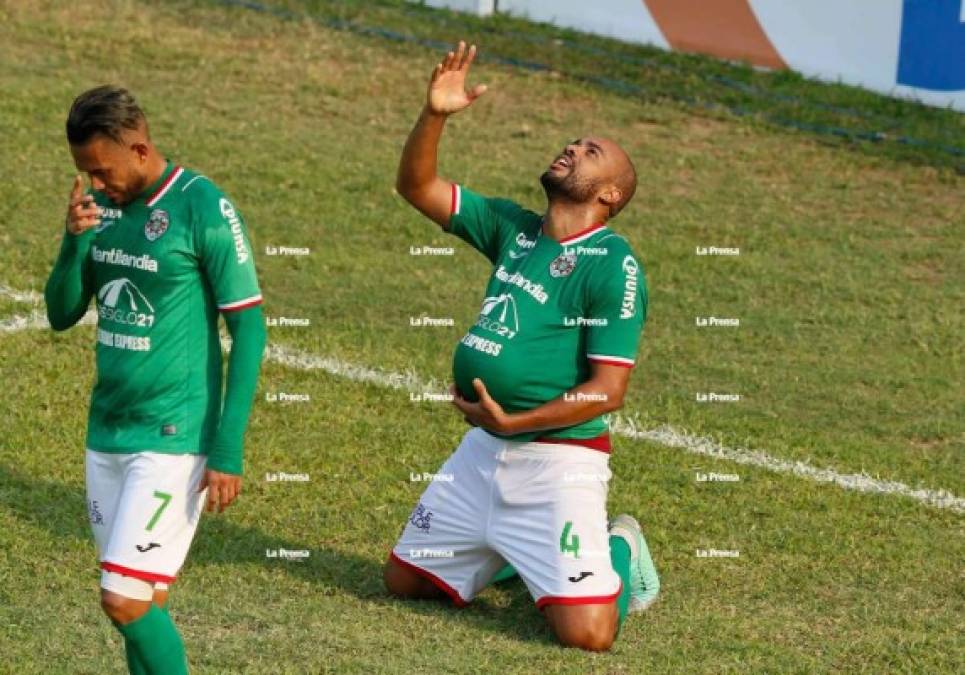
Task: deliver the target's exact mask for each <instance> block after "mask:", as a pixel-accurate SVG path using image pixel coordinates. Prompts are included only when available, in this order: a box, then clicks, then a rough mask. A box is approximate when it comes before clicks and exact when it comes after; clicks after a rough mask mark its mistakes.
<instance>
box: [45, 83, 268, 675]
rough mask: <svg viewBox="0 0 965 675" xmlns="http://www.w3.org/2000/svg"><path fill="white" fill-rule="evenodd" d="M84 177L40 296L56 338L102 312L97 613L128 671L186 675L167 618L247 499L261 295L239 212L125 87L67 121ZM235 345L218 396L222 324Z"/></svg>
mask: <svg viewBox="0 0 965 675" xmlns="http://www.w3.org/2000/svg"><path fill="white" fill-rule="evenodd" d="M67 140H68V143H69V145H70V152H71V154H72V155H73V158H74V163H75V165H76V167H77V169H78V170H79V171H81V172H83V173H86V174H88V176H89V177H90V182H91V188H92V190H91V191H89V192H88V193H86V194H85V191H84V188H83V182H82V178H81V176H80V175H79V174H78V176H77V177H76V179H75V181H74V186H73V190H72V191H71V193H70V203H69V206H68V209H67V221H66V231H65V232H64V235H63V242H62V244H61V248H60V254H59V256H58V258H57V261H56V263H55V265H54V268H53V271H52V272H51V274H50V278H49V280H48V281H47V286H46V289H45V298H46V301H47V316H48V319H49V321H50V325H51V326H52V327H53V328H54V330H58V331H60V330H66V329H67V328H70V327H71V326H73V325H74V324H76V323H77V322H78V321H79V320H80V319H81V318H82V317H83V316H84V314H85V313H86V311H87V308H88V305H89V304H90V300H91V298H92V297H96V305H97V313H98V317H97V347H96V361H97V381H96V384H95V385H94V390H93V392H92V395H91V402H90V412H89V416H88V426H87V440H86V446H87V450H86V458H85V464H86V483H87V508H88V513H89V515H90V522H91V527H92V529H93V532H94V538H95V541H96V543H97V549H98V556H99V559H100V567H101V606H102V607H103V609H104V611H105V612H106V613H107V615H108V617H110V619H111V621H112V622H113V623H114V625H115V626H116V627H117V629H118V630H119V631H120V633H121V635H122V636H123V637H124V642H125V648H126V654H127V664H128V669H129V670H130V672H131V673H165V675H170V674H176V673H186V672H187V659H186V656H185V651H184V644H183V641H182V640H181V636H180V634H179V633H178V631H177V628H176V627H175V625H174V623H173V622H172V620H171V617H170V615H169V613H168V610H167V599H168V592H169V584H170V583H172V582H173V581H174V578H175V576H176V575H177V573H178V570H179V569H180V568H181V566H182V564H183V563H184V559H185V557H186V556H187V553H188V548H189V547H190V545H191V540H192V539H193V537H194V533H195V530H196V528H197V525H198V520H199V518H200V515H201V511H202V510H203V509H205V508H206V509H207V510H208V511H214V510H215V509H217V510H218V511H219V512H221V511H223V510H224V508H225V507H226V506H228V505H229V504H231V503H232V502H233V501H234V499H235V498H236V497H237V496H238V494H239V492H240V491H241V473H242V444H243V436H244V431H245V428H246V426H247V424H248V417H249V413H250V411H251V406H252V402H253V399H254V394H255V387H256V384H257V379H258V371H259V369H260V366H261V356H262V352H263V351H264V347H265V326H264V320H263V318H262V312H261V306H260V305H261V291H260V290H259V287H258V279H257V277H256V274H255V266H254V260H253V256H252V249H251V245H250V243H249V241H248V237H247V233H246V231H245V226H244V223H243V221H242V219H241V216H240V214H239V213H238V211H237V209H236V208H235V206H234V204H232V202H231V201H229V200H228V199H227V198H226V197H225V196H224V194H223V193H222V192H221V191H220V190H219V189H218V188H217V187H216V186H215V185H214V184H213V183H212V182H211V181H210V180H208V179H207V178H205V177H204V176H202V175H199V174H196V173H194V172H192V171H189V170H188V169H185V168H183V167H180V166H177V165H176V164H174V163H172V162H170V161H167V160H165V158H164V157H163V156H162V155H161V154H160V153H159V151H158V150H157V148H156V147H155V146H154V144H153V143H152V141H151V138H150V135H149V133H148V126H147V120H146V118H145V116H144V113H143V112H142V110H141V108H140V107H139V106H138V104H137V102H136V101H135V100H134V98H133V97H132V96H131V95H130V93H129V92H127V91H126V90H124V89H121V88H119V87H113V86H103V87H97V88H95V89H91V90H90V91H87V92H85V93H83V94H81V95H80V96H78V97H77V98H76V99H75V101H74V103H73V105H72V106H71V109H70V113H69V114H68V117H67ZM219 315H221V316H224V318H225V323H226V324H227V328H228V332H229V333H230V335H231V338H232V347H231V354H230V357H229V361H228V377H227V386H226V388H225V391H224V396H223V397H222V384H223V377H222V357H221V343H220V339H219V335H218V317H219Z"/></svg>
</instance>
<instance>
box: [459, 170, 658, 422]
mask: <svg viewBox="0 0 965 675" xmlns="http://www.w3.org/2000/svg"><path fill="white" fill-rule="evenodd" d="M542 222H543V218H542V216H540V215H538V214H536V213H533V212H532V211H527V210H525V209H523V208H522V207H520V206H518V205H517V204H515V203H513V202H510V201H507V200H502V199H486V198H483V197H481V196H479V195H477V194H475V193H474V192H472V191H470V190H467V189H466V188H464V187H461V186H458V185H454V186H453V196H452V216H451V218H450V222H449V231H450V232H451V233H452V234H454V235H456V236H457V237H459V238H461V239H463V240H465V241H466V242H467V243H469V244H470V245H471V246H473V247H474V248H475V249H477V250H478V251H480V252H481V253H482V254H483V255H485V256H486V257H487V258H488V259H489V261H490V262H491V263H492V264H493V266H494V269H493V274H492V277H490V279H489V283H488V285H487V286H486V297H485V298H484V299H483V303H482V309H481V310H480V313H479V318H478V319H477V320H476V323H475V324H474V325H473V326H472V327H471V328H470V329H469V332H468V333H466V335H465V336H464V337H463V338H462V339H461V340H460V341H459V344H458V346H457V347H456V352H455V355H454V358H453V376H454V378H455V382H456V386H457V387H458V388H459V391H460V392H461V393H462V394H463V395H464V396H466V397H467V398H468V399H470V400H476V393H475V390H474V388H473V386H472V380H473V378H476V377H478V378H480V379H481V380H482V381H483V383H484V384H485V385H486V388H487V390H488V391H489V393H490V395H491V396H492V397H493V398H494V399H495V400H496V401H497V402H498V403H499V404H500V405H502V406H503V408H504V409H505V410H507V411H508V412H518V411H522V410H531V409H533V408H536V407H538V406H540V405H542V404H544V403H546V402H548V401H551V400H553V399H555V398H559V397H560V396H562V395H564V393H565V392H566V391H568V390H569V389H572V388H573V387H575V386H577V385H579V384H582V383H583V382H586V381H587V380H588V379H590V362H591V361H598V362H601V363H609V364H614V365H619V366H626V367H632V366H633V364H634V362H635V359H636V355H637V347H638V344H639V340H640V334H641V332H642V330H643V324H644V321H645V319H646V314H647V287H646V278H645V276H644V270H643V267H642V266H641V265H640V263H639V262H638V261H637V259H636V257H635V256H634V254H633V251H632V250H631V249H630V245H629V244H628V243H627V241H626V239H624V238H623V237H621V236H620V235H618V234H616V233H615V232H613V231H612V230H610V229H609V228H608V227H607V226H606V225H603V224H600V225H595V226H593V227H590V228H587V229H586V230H584V231H583V232H578V233H576V234H574V235H572V236H570V237H568V238H567V239H565V240H563V241H561V242H557V241H556V240H554V239H553V238H552V237H548V236H546V235H544V234H543V233H542ZM607 430H608V427H607V423H606V420H605V419H604V417H603V416H600V417H596V418H594V419H591V420H588V421H586V422H583V423H581V424H577V425H575V426H571V427H567V428H565V429H557V430H553V431H543V432H530V433H525V434H517V435H514V436H512V437H511V438H512V439H513V440H532V439H533V438H536V437H547V438H554V439H591V438H596V437H598V436H601V435H602V434H604V433H606V432H607Z"/></svg>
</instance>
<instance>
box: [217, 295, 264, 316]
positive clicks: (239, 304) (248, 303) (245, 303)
mask: <svg viewBox="0 0 965 675" xmlns="http://www.w3.org/2000/svg"><path fill="white" fill-rule="evenodd" d="M260 304H261V293H258V294H257V295H252V296H250V297H247V298H243V299H241V300H235V301H234V302H226V303H223V304H222V303H218V309H219V310H220V311H222V312H237V311H239V310H242V309H248V308H249V307H254V306H255V305H260Z"/></svg>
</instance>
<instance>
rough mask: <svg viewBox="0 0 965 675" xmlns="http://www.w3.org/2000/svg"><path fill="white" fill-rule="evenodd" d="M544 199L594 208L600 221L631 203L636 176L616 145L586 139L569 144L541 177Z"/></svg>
mask: <svg viewBox="0 0 965 675" xmlns="http://www.w3.org/2000/svg"><path fill="white" fill-rule="evenodd" d="M540 182H541V183H542V184H543V188H544V189H545V190H546V196H547V197H548V198H549V199H550V201H553V200H566V201H569V202H575V203H578V204H595V205H597V207H598V208H599V211H600V214H601V217H603V218H604V219H606V220H608V219H610V218H613V217H614V216H616V215H617V214H618V213H620V211H622V210H623V208H624V207H625V206H626V205H627V204H628V203H629V202H630V200H631V199H633V194H634V193H635V192H636V190H637V172H636V169H635V168H634V166H633V162H632V161H630V157H629V155H627V153H626V152H625V151H624V150H623V148H621V147H620V146H619V145H618V144H617V143H616V142H614V141H612V140H610V139H609V138H603V137H601V136H586V137H584V138H580V139H577V140H575V141H573V142H572V143H570V144H568V145H567V146H566V148H564V150H563V152H562V153H561V154H560V155H559V156H558V157H557V158H556V160H555V161H554V162H553V163H552V164H550V166H549V168H548V169H547V170H546V172H544V173H543V175H542V176H541V177H540Z"/></svg>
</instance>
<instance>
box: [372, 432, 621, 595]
mask: <svg viewBox="0 0 965 675" xmlns="http://www.w3.org/2000/svg"><path fill="white" fill-rule="evenodd" d="M608 464H609V455H608V454H606V453H604V452H600V451H597V450H591V449H588V448H584V447H580V446H576V445H565V444H557V443H537V442H530V443H519V442H508V441H504V440H502V439H500V438H497V437H496V436H493V435H491V434H488V433H486V432H485V431H483V430H482V429H480V428H474V429H472V430H470V431H469V432H468V433H467V434H466V435H465V436H464V437H463V439H462V442H461V443H460V444H459V447H458V448H457V449H456V451H455V452H454V453H453V454H452V456H451V457H449V459H448V460H446V463H445V464H443V466H442V468H441V469H440V470H439V472H438V474H436V475H435V476H434V480H433V482H432V484H431V485H429V487H428V488H426V490H425V492H423V493H422V497H421V498H420V500H419V504H418V505H417V506H416V508H415V510H414V511H413V512H412V515H411V516H410V517H409V521H408V522H407V523H406V525H405V529H404V530H403V532H402V536H401V537H400V538H399V542H398V543H397V544H396V545H395V548H394V549H393V551H392V555H391V558H392V560H394V561H395V562H396V563H398V564H400V565H402V566H403V567H405V568H408V569H410V570H412V571H414V572H415V573H417V574H419V575H420V576H422V577H425V578H427V579H429V580H431V581H432V582H433V583H435V584H436V586H438V587H439V588H441V589H442V590H443V591H445V592H446V593H447V594H448V595H449V597H451V598H452V600H453V601H454V602H455V603H456V604H457V605H459V606H463V605H465V604H466V603H468V602H469V601H471V600H472V599H473V598H474V597H475V596H476V594H477V593H479V592H480V591H481V590H482V589H483V588H485V587H486V585H487V584H488V583H489V581H490V579H492V577H493V575H494V574H495V573H496V572H497V571H499V569H500V568H502V566H503V565H504V564H505V562H509V563H511V564H512V565H513V567H515V568H516V571H517V572H519V576H520V578H522V580H523V582H524V583H525V584H526V586H527V588H528V589H529V592H530V595H532V596H533V599H534V600H535V601H536V606H537V607H540V608H542V607H544V606H545V605H548V604H567V605H571V604H573V605H575V604H597V603H608V602H613V601H615V600H616V598H617V596H618V595H619V594H620V589H621V583H620V577H619V576H618V575H617V573H616V572H614V571H613V567H612V565H611V563H610V545H609V534H608V532H607V517H606V497H607V485H608V483H609V480H610V476H611V474H610V469H609V466H608Z"/></svg>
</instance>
